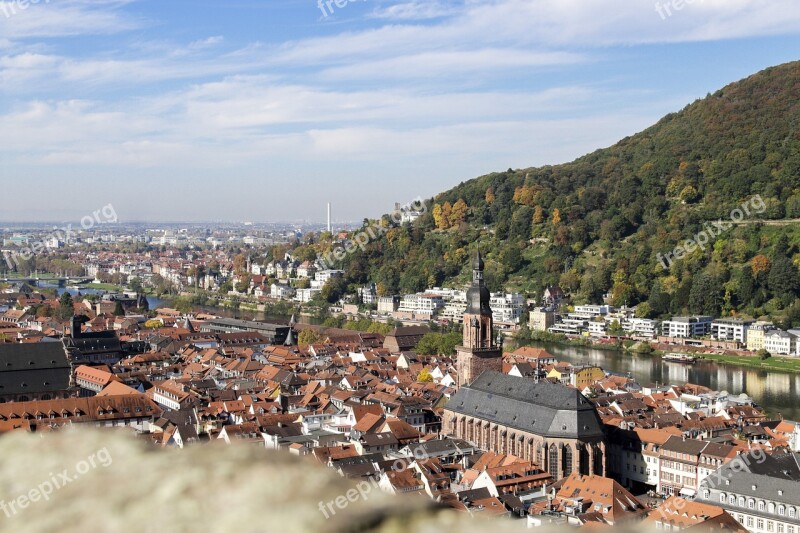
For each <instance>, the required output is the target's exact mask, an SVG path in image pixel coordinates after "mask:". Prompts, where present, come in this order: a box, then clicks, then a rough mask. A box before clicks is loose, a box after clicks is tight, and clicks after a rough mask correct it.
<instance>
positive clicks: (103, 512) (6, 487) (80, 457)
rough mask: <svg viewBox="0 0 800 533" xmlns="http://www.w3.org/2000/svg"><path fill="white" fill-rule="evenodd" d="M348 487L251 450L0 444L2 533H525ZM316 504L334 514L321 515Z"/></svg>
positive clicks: (117, 438)
mask: <svg viewBox="0 0 800 533" xmlns="http://www.w3.org/2000/svg"><path fill="white" fill-rule="evenodd" d="M355 487H356V485H355V484H353V483H351V482H349V481H347V480H345V479H343V478H341V477H339V476H338V475H336V474H335V473H334V472H333V471H331V470H329V469H327V468H324V467H321V466H320V465H318V464H316V463H314V462H312V461H309V460H307V459H300V458H297V457H292V456H289V455H287V454H282V453H276V452H267V451H265V450H264V449H263V448H258V447H255V446H251V445H240V446H236V445H234V446H227V445H224V444H220V445H217V444H209V445H200V446H194V447H189V448H187V449H184V450H171V449H168V450H164V449H159V448H154V447H148V445H147V444H145V443H143V442H140V441H137V440H135V439H133V438H132V437H131V435H130V433H128V431H126V430H110V431H103V432H99V431H94V430H85V429H81V430H63V431H59V432H57V433H52V434H46V435H31V434H26V433H22V432H19V433H13V434H6V435H4V436H2V437H0V531H14V532H27V531H34V532H48V533H49V532H53V531H81V532H95V531H97V532H100V531H102V532H105V531H109V532H111V531H113V532H129V531H130V532H150V531H152V532H172V531H187V532H188V531H191V532H197V531H230V532H236V533H242V532H260V531H281V532H284V531H286V532H293V531H298V532H367V531H369V532H372V531H375V532H387V533H388V532H401V531H402V532H405V531H409V532H423V533H424V532H431V533H443V532H448V531H459V532H464V533H470V532H484V531H487V530H488V531H491V532H492V533H503V532H505V531H522V530H523V529H524V524H525V521H505V520H492V521H489V520H485V519H476V518H472V517H470V516H469V515H467V514H465V513H457V512H454V511H449V510H441V509H437V508H435V506H434V505H433V504H432V503H431V501H430V500H429V499H428V498H423V497H420V496H407V497H402V496H391V495H388V494H385V493H382V492H381V491H380V490H378V489H377V488H372V489H370V490H367V489H366V488H365V487H364V486H362V487H361V492H359V491H358V490H357V489H355ZM337 498H338V504H337ZM326 502H327V503H332V508H333V509H334V511H335V514H334V513H331V512H330V509H331V506H328V507H327V508H326V509H327V513H323V512H322V511H321V510H320V504H322V506H323V507H325V504H326ZM341 507H344V508H343V509H342V508H341ZM326 514H327V516H326Z"/></svg>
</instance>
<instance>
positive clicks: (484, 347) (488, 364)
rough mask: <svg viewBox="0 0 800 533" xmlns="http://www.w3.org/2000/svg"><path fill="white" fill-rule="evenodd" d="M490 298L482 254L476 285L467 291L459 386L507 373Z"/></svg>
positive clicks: (458, 357)
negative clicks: (483, 376)
mask: <svg viewBox="0 0 800 533" xmlns="http://www.w3.org/2000/svg"><path fill="white" fill-rule="evenodd" d="M490 298H491V295H490V294H489V289H487V288H486V284H485V283H484V280H483V259H482V258H481V254H480V252H478V253H477V254H476V255H475V259H474V260H473V262H472V286H471V287H470V288H469V290H468V291H467V310H466V312H465V313H464V338H463V345H462V346H459V347H458V348H456V369H457V371H458V386H459V387H461V386H463V385H469V384H470V383H472V381H473V380H475V378H477V377H478V376H480V375H481V374H482V373H484V372H485V371H487V370H495V371H497V372H502V371H503V348H502V346H497V345H496V344H495V342H494V337H493V330H492V326H493V320H492V309H491V307H489V300H490Z"/></svg>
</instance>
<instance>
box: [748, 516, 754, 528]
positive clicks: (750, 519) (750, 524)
mask: <svg viewBox="0 0 800 533" xmlns="http://www.w3.org/2000/svg"><path fill="white" fill-rule="evenodd" d="M747 527H753V517H752V516H748V517H747Z"/></svg>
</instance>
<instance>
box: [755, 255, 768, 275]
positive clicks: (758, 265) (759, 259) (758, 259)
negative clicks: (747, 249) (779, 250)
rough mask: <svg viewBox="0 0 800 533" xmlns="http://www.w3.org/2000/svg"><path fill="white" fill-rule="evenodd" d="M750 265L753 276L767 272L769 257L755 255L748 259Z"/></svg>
mask: <svg viewBox="0 0 800 533" xmlns="http://www.w3.org/2000/svg"><path fill="white" fill-rule="evenodd" d="M750 265H751V267H752V268H753V277H758V275H759V274H762V273H766V272H769V269H770V266H771V264H770V262H769V258H768V257H767V256H765V255H757V256H755V257H754V258H753V259H751V260H750Z"/></svg>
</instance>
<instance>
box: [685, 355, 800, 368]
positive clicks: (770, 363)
mask: <svg viewBox="0 0 800 533" xmlns="http://www.w3.org/2000/svg"><path fill="white" fill-rule="evenodd" d="M698 355H701V356H702V357H703V358H704V359H708V360H710V361H714V362H715V363H718V364H725V365H735V366H745V367H748V368H761V369H764V370H775V371H778V372H796V373H800V358H798V357H780V356H777V357H775V356H773V357H770V358H769V359H765V360H761V359H759V358H758V357H755V356H753V357H750V356H738V355H716V354H698Z"/></svg>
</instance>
